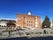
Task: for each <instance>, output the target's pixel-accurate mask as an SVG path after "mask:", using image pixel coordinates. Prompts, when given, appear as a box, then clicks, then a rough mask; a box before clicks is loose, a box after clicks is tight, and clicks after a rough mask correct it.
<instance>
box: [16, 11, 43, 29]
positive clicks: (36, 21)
mask: <svg viewBox="0 0 53 40" xmlns="http://www.w3.org/2000/svg"><path fill="white" fill-rule="evenodd" d="M18 27H21V28H42V25H41V20H40V16H32V15H31V12H28V15H25V14H17V20H16V28H18Z"/></svg>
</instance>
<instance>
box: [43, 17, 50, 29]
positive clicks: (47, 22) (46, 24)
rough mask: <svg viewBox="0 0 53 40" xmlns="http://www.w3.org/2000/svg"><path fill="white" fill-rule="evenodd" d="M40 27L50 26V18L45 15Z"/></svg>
mask: <svg viewBox="0 0 53 40" xmlns="http://www.w3.org/2000/svg"><path fill="white" fill-rule="evenodd" d="M42 28H50V19H49V18H48V16H46V17H45V20H44V21H43V23H42Z"/></svg>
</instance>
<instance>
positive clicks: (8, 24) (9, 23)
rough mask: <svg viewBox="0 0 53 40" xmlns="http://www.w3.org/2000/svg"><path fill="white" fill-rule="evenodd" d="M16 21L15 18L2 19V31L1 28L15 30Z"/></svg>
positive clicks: (0, 24) (0, 26)
mask: <svg viewBox="0 0 53 40" xmlns="http://www.w3.org/2000/svg"><path fill="white" fill-rule="evenodd" d="M15 24H16V21H15V20H4V19H1V20H0V31H1V30H6V29H7V30H13V28H15V26H16V25H15Z"/></svg>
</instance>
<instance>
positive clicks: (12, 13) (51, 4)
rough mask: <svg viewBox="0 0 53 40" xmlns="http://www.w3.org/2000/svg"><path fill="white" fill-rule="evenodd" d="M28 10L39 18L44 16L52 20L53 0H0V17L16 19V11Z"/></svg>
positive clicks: (25, 12)
mask: <svg viewBox="0 0 53 40" xmlns="http://www.w3.org/2000/svg"><path fill="white" fill-rule="evenodd" d="M28 11H31V12H32V15H34V16H40V17H41V20H42V19H44V17H45V16H48V17H49V18H50V19H51V20H53V0H0V18H10V19H16V14H17V13H21V14H22V13H23V14H27V12H28Z"/></svg>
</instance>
